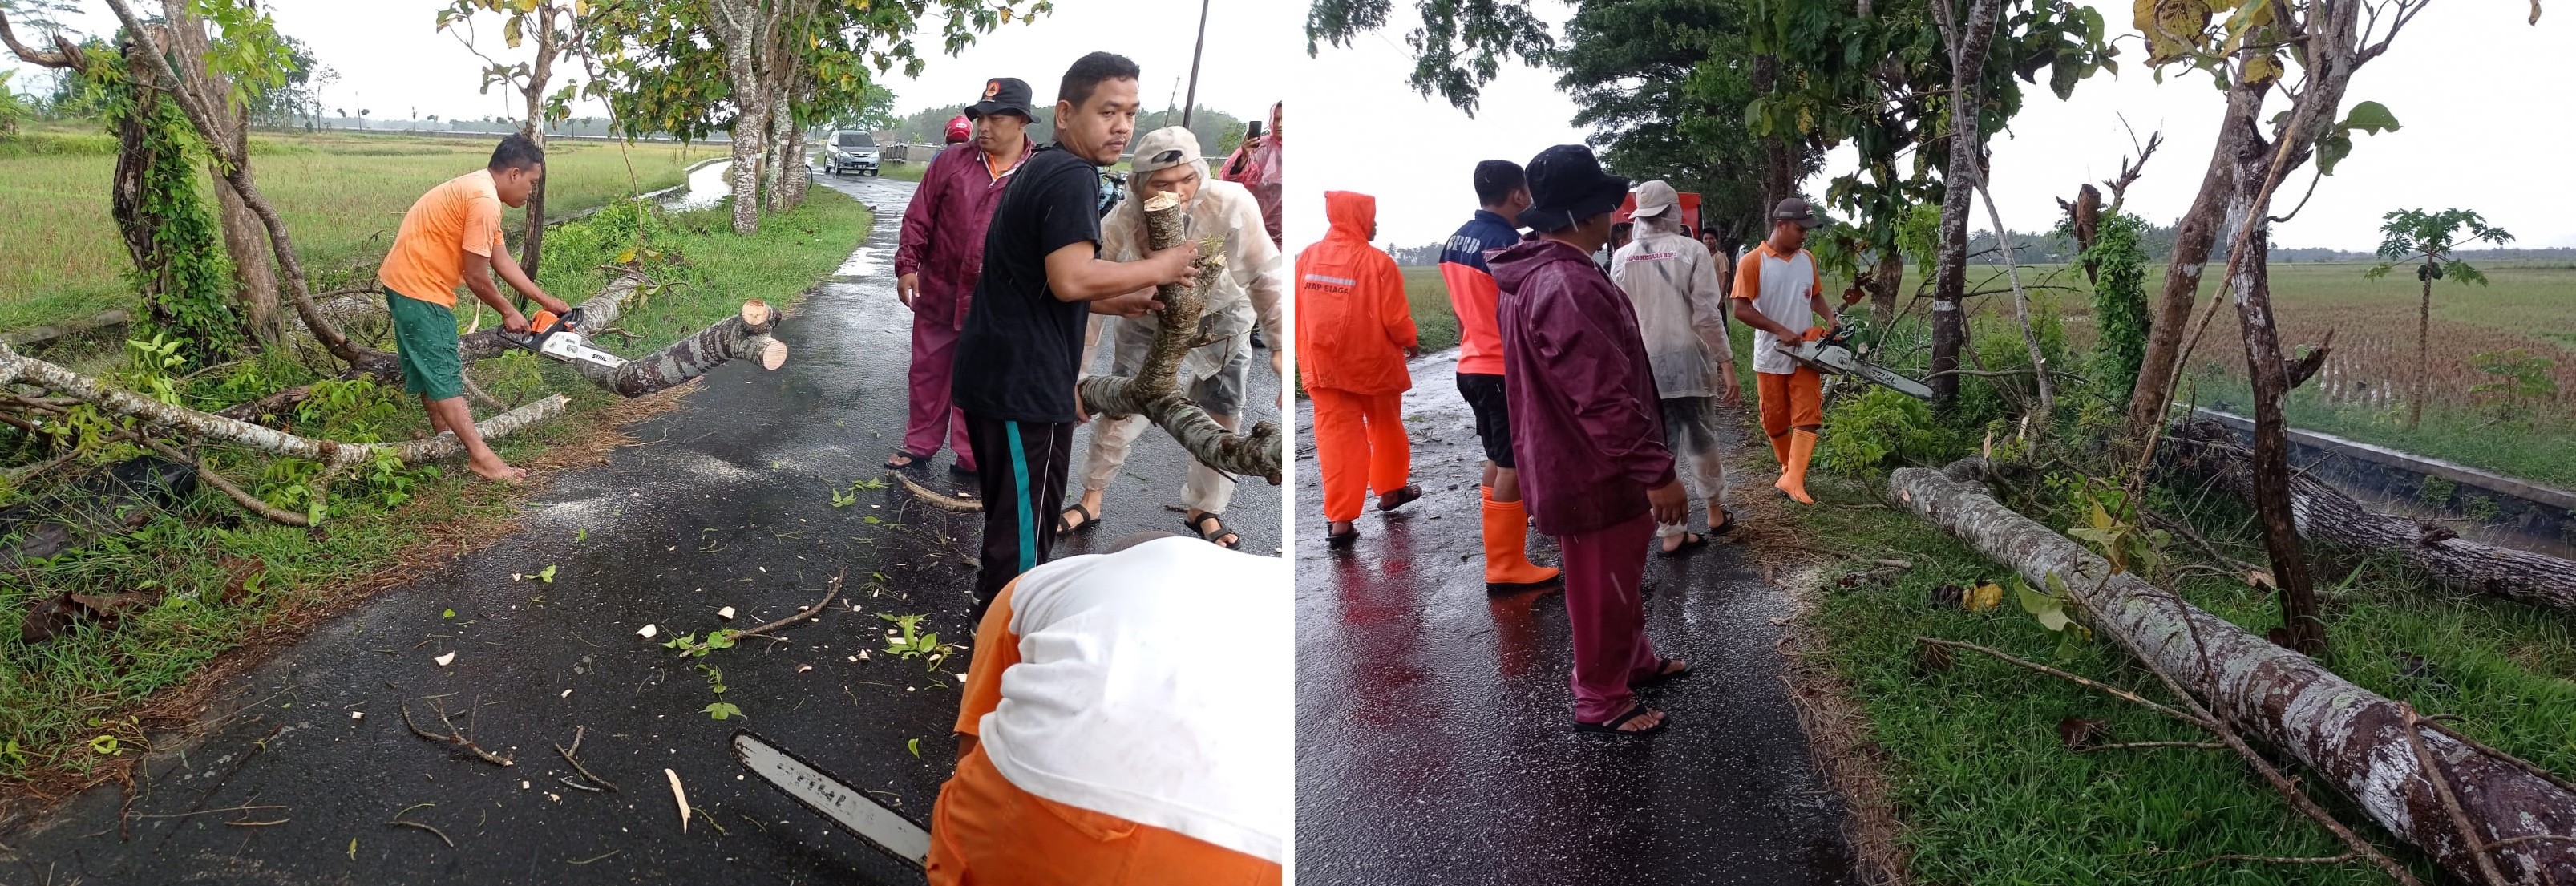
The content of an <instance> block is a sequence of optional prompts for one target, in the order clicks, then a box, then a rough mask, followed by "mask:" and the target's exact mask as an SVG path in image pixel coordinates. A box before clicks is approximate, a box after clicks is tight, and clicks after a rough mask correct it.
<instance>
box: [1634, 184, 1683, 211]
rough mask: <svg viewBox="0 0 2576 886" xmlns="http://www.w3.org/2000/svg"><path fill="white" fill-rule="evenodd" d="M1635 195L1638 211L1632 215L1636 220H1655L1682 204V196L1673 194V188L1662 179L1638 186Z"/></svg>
mask: <svg viewBox="0 0 2576 886" xmlns="http://www.w3.org/2000/svg"><path fill="white" fill-rule="evenodd" d="M1635 193H1636V195H1637V211H1636V212H1634V213H1632V214H1631V217H1634V218H1653V217H1655V216H1658V215H1662V214H1663V213H1664V210H1667V209H1671V208H1673V207H1674V206H1677V205H1680V203H1681V195H1679V194H1675V193H1673V186H1672V185H1668V184H1665V183H1664V180H1663V179H1660V178H1658V179H1652V180H1649V181H1647V182H1646V183H1645V184H1642V185H1638V186H1637V190H1636V192H1635Z"/></svg>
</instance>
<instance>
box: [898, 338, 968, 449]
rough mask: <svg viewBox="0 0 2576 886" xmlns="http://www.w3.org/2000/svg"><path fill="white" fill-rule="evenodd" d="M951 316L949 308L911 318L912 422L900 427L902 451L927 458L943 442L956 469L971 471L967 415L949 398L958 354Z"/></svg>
mask: <svg viewBox="0 0 2576 886" xmlns="http://www.w3.org/2000/svg"><path fill="white" fill-rule="evenodd" d="M952 316H953V311H952V310H948V309H942V310H934V311H928V312H916V313H914V314H913V315H912V392H911V393H912V420H911V421H910V422H908V423H906V424H905V425H904V427H903V451H905V452H909V453H912V454H914V455H918V456H921V457H922V458H925V459H927V458H929V457H931V456H934V455H938V454H939V447H940V445H941V443H942V442H945V443H947V445H949V446H951V447H953V448H955V449H956V450H957V466H958V467H960V468H964V469H966V470H970V471H971V470H974V469H975V449H974V447H972V446H968V445H966V413H964V412H962V411H960V410H959V409H958V408H957V406H956V404H955V403H953V402H951V401H950V400H949V399H948V379H949V375H950V374H951V370H952V369H953V368H954V366H955V358H956V355H957V329H956V325H955V324H954V323H952V322H950V321H951V319H952ZM943 437H944V438H947V439H946V440H945V441H942V439H941V438H943Z"/></svg>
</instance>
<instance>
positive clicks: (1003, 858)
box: [928, 580, 1283, 886]
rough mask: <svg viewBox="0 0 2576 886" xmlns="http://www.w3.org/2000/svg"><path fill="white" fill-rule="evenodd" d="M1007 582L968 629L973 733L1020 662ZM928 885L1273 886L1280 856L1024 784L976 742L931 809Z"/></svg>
mask: <svg viewBox="0 0 2576 886" xmlns="http://www.w3.org/2000/svg"><path fill="white" fill-rule="evenodd" d="M1018 588H1019V583H1018V582H1017V581H1016V580H1014V581H1013V582H1012V584H1011V585H1009V586H1007V587H1004V588H1003V589H1002V593H1001V594H1000V596H997V597H995V598H994V600H993V605H992V606H991V607H990V608H988V609H986V610H985V611H984V620H983V622H982V623H981V624H980V625H978V626H977V628H976V631H975V647H974V649H975V657H974V659H973V661H972V662H971V663H970V664H969V665H968V666H967V668H966V680H965V685H964V686H962V687H960V688H961V690H962V691H961V692H960V693H959V696H960V698H959V699H958V710H957V732H958V733H959V734H961V735H975V734H976V733H977V732H978V731H979V726H978V724H980V723H981V722H982V721H983V719H984V715H985V714H989V713H992V712H993V709H994V708H996V707H999V706H1000V705H1001V703H1002V672H1003V671H1005V670H1008V669H1009V668H1010V667H1011V666H1012V665H1016V664H1019V663H1020V638H1019V635H1017V634H1013V633H1011V629H1010V624H1011V611H1012V605H1011V603H1012V597H1013V596H1014V593H1013V592H1014V591H1016V590H1017V589H1018ZM928 873H929V875H930V886H1188V884H1197V883H1209V884H1219V886H1278V884H1279V883H1280V881H1281V880H1282V878H1283V869H1282V868H1281V866H1280V865H1279V863H1278V862H1274V861H1270V860H1267V859H1264V858H1260V857H1258V856H1253V855H1246V854H1244V853H1241V852H1236V851H1234V850H1232V849H1227V848H1225V847H1222V846H1218V845H1216V844H1214V843H1210V842H1207V841H1205V840H1200V839H1198V838H1195V837H1190V836H1187V835H1184V834H1181V833H1179V832H1177V831H1173V830H1170V829H1168V828H1159V827H1155V826H1153V825H1143V824H1137V823H1135V822H1132V821H1128V820H1126V819H1123V818H1119V817H1117V816H1114V815H1106V814H1103V813H1098V812H1093V811H1090V810H1088V809H1081V808H1077V807H1073V806H1067V805H1065V804H1062V803H1058V802H1055V801H1053V800H1049V799H1046V798H1044V797H1040V796H1038V795H1036V794H1032V793H1029V792H1027V791H1024V790H1021V789H1020V787H1019V786H1018V785H1015V784H1012V783H1011V781H1010V779H1007V778H1004V777H1002V772H1001V770H999V769H995V768H993V761H992V759H991V758H989V757H986V756H985V755H984V743H983V742H981V741H978V742H976V743H975V745H974V746H973V747H971V748H969V749H967V751H966V754H965V756H962V757H959V758H958V760H957V773H956V774H955V775H952V776H949V778H948V783H947V784H944V785H941V786H940V787H939V803H938V805H937V806H935V807H933V808H932V809H931V812H930V864H929V867H928Z"/></svg>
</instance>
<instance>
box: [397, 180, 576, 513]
mask: <svg viewBox="0 0 2576 886" xmlns="http://www.w3.org/2000/svg"><path fill="white" fill-rule="evenodd" d="M545 174H546V153H545V149H543V148H539V147H537V145H536V143H535V142H531V141H529V140H528V138H527V136H524V135H513V136H510V137H508V138H505V139H502V140H501V145H500V146H499V147H496V148H493V149H492V161H491V162H490V163H489V164H487V165H486V166H485V168H483V169H479V170H475V171H473V172H469V173H466V174H464V175H460V176H457V177H455V178H452V179H448V180H447V182H446V183H444V184H441V185H439V186H438V187H435V188H431V189H429V193H427V194H423V195H421V198H420V199H419V200H417V201H414V202H413V203H412V205H411V209H410V210H409V211H407V212H404V213H403V220H402V229H401V231H400V232H399V233H397V234H395V235H394V248H393V251H392V252H390V253H388V254H387V255H386V256H385V263H384V265H383V267H381V268H379V269H378V270H377V271H376V281H377V282H378V283H380V284H382V285H383V286H384V289H385V309H386V312H387V313H390V314H392V315H393V326H394V350H395V351H396V352H397V353H398V354H400V355H401V357H402V373H403V392H404V393H408V394H418V395H420V405H421V408H422V409H425V410H428V412H429V424H430V427H431V429H433V430H439V431H447V432H450V433H453V434H455V435H456V439H457V440H458V441H459V442H462V443H464V444H465V453H466V462H465V464H466V466H467V467H469V468H472V469H473V471H474V473H476V474H480V475H482V476H483V477H484V478H485V479H490V480H499V481H502V482H505V483H516V482H518V481H520V480H523V479H526V478H527V476H528V472H527V471H526V470H523V469H520V468H514V467H511V466H510V465H509V463H507V462H504V461H502V460H501V457H500V456H499V455H496V454H494V453H493V452H492V447H490V446H486V445H483V435H482V434H481V433H480V432H478V431H477V430H476V429H475V427H474V412H473V410H471V409H469V408H467V407H466V405H465V364H464V362H463V360H462V359H460V358H459V357H458V356H457V349H456V311H455V308H456V284H458V283H459V282H462V283H464V284H465V287H466V288H467V289H471V290H473V291H474V297H475V298H477V299H480V300H481V301H482V302H483V303H484V304H487V305H490V306H492V309H493V310H496V311H499V312H501V328H502V329H503V330H505V331H508V332H514V333H519V332H526V331H528V318H527V317H524V316H521V315H520V314H519V309H518V308H517V307H514V306H512V305H511V304H510V300H509V299H506V298H502V297H501V291H500V289H499V288H498V287H495V286H493V285H492V275H493V273H495V272H498V273H499V274H500V275H501V279H502V280H504V281H507V282H508V283H509V284H510V288H511V289H515V290H518V292H519V294H520V295H524V296H527V297H528V298H529V299H531V300H533V301H535V302H536V303H537V304H539V305H541V306H544V307H545V309H546V310H549V311H553V312H555V313H556V314H559V315H560V314H566V313H570V312H571V311H572V307H571V306H570V305H566V304H564V303H563V302H562V301H561V300H559V299H557V298H555V297H554V296H551V295H547V294H546V292H545V290H543V289H539V288H537V284H536V282H535V281H532V280H529V279H528V275H527V274H526V273H523V272H521V271H520V270H519V263H518V262H515V261H511V260H510V252H509V249H508V248H507V245H506V244H505V243H503V242H502V239H501V207H502V206H503V205H504V204H507V205H509V206H511V207H513V208H516V207H520V206H525V205H527V203H528V194H529V193H530V192H532V191H534V190H536V186H537V180H538V179H540V178H543V177H545Z"/></svg>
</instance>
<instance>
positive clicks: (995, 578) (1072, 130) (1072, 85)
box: [951, 52, 1197, 617]
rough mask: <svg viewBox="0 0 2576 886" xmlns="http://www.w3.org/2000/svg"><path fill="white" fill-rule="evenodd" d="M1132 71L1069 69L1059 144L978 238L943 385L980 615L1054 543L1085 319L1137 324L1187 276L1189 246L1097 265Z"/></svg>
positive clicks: (1124, 66) (1132, 104) (1130, 107)
mask: <svg viewBox="0 0 2576 886" xmlns="http://www.w3.org/2000/svg"><path fill="white" fill-rule="evenodd" d="M1138 76H1139V72H1138V71H1137V69H1136V63H1135V62H1132V61H1128V60H1127V59H1126V58H1125V57H1122V56H1117V55H1112V54H1109V53H1106V52H1095V53H1092V54H1090V55H1086V56H1083V57H1082V58H1081V59H1079V60H1076V61H1075V62H1074V63H1073V67H1071V68H1069V69H1066V71H1065V72H1064V80H1063V82H1062V83H1061V84H1060V85H1059V86H1058V87H1057V90H1056V103H1055V127H1056V130H1055V132H1056V143H1055V144H1051V145H1048V146H1046V147H1044V148H1040V149H1039V150H1038V152H1037V153H1036V154H1034V155H1031V156H1030V157H1029V159H1028V161H1027V162H1026V163H1025V164H1023V165H1021V167H1020V171H1019V172H1018V173H1016V174H1015V178H1016V180H1015V181H1013V182H1012V183H1011V185H1010V189H1009V190H1007V191H1005V192H1003V194H1002V202H1001V205H1000V206H998V207H995V208H994V210H993V224H992V227H990V228H988V229H987V230H986V231H985V233H984V276H983V279H982V280H980V281H978V282H977V283H976V285H975V297H974V301H973V302H972V304H971V306H970V307H969V308H968V309H967V312H966V328H965V329H964V330H963V331H961V332H960V333H959V334H958V338H957V356H956V365H957V369H956V378H955V380H954V381H953V382H952V383H951V390H952V391H953V392H954V397H955V399H956V401H957V407H958V409H960V410H963V411H964V412H965V413H966V436H967V442H968V445H969V446H970V447H971V448H972V449H973V450H974V453H975V464H976V465H977V466H978V467H979V468H980V469H981V474H980V478H981V485H982V487H983V489H982V491H983V496H984V545H983V567H982V571H981V572H979V573H977V575H976V577H975V611H976V614H977V616H978V617H981V616H982V614H983V610H984V607H985V606H986V605H989V604H990V603H992V601H993V597H994V596H995V595H997V594H1000V593H1001V592H1002V587H1003V586H1004V585H1007V584H1009V583H1010V582H1011V579H1013V578H1017V577H1019V574H1020V573H1022V572H1026V571H1028V570H1029V569H1031V568H1033V567H1035V566H1037V565H1038V564H1040V563H1044V562H1046V559H1047V554H1048V553H1049V552H1050V551H1051V550H1052V549H1053V547H1054V544H1053V542H1054V541H1055V529H1054V527H1053V526H1050V525H1046V524H1044V523H1041V522H1040V520H1042V519H1052V518H1053V517H1054V516H1055V514H1056V510H1057V509H1058V508H1060V507H1062V506H1063V504H1064V487H1065V475H1066V474H1067V472H1068V470H1069V468H1070V467H1071V462H1072V457H1073V426H1074V425H1076V424H1080V423H1081V422H1083V421H1086V420H1088V418H1089V417H1088V416H1086V415H1084V414H1083V412H1082V398H1081V397H1080V396H1079V395H1078V394H1076V393H1075V389H1074V388H1075V381H1076V378H1077V374H1078V372H1079V371H1080V369H1081V363H1082V333H1083V329H1084V327H1085V326H1087V325H1088V322H1089V318H1088V316H1087V315H1088V314H1091V313H1101V314H1116V315H1119V316H1125V317H1135V316H1141V315H1143V314H1144V313H1145V312H1147V311H1152V310H1157V309H1160V308H1161V307H1162V306H1163V305H1162V303H1161V302H1159V301H1156V300H1154V298H1153V292H1152V291H1151V287H1154V286H1158V285H1161V284H1165V283H1186V282H1189V281H1190V280H1191V279H1192V278H1194V277H1196V276H1197V271H1196V270H1195V269H1194V268H1193V267H1192V266H1191V265H1192V259H1194V258H1195V257H1196V253H1197V250H1196V249H1195V248H1194V247H1192V246H1187V245H1183V246H1176V247H1173V248H1171V249H1166V250H1163V251H1161V252H1156V253H1154V254H1153V255H1150V256H1147V257H1146V258H1145V259H1144V260H1142V261H1136V262H1126V263H1121V262H1112V261H1103V260H1101V258H1100V210H1101V207H1100V195H1101V184H1100V182H1101V179H1100V167H1102V166H1106V165H1109V164H1112V163H1116V162H1118V156H1119V154H1121V153H1123V152H1124V151H1125V150H1126V148H1127V139H1128V136H1130V135H1132V134H1133V133H1134V132H1135V131H1136V109H1137V96H1136V78H1137V77H1138ZM1138 290H1145V291H1143V292H1139V291H1138Z"/></svg>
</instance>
